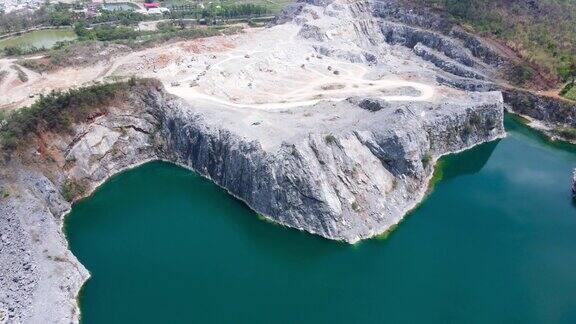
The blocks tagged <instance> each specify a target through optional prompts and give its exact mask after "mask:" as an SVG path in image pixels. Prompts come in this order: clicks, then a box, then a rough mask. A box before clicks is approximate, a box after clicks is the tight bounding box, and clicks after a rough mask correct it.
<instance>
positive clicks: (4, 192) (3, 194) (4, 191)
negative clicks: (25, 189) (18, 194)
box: [0, 188, 10, 199]
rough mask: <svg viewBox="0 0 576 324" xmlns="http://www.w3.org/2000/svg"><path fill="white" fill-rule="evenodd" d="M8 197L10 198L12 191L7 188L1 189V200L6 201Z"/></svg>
mask: <svg viewBox="0 0 576 324" xmlns="http://www.w3.org/2000/svg"><path fill="white" fill-rule="evenodd" d="M8 197H10V191H8V189H6V188H0V198H2V199H6V198H8Z"/></svg>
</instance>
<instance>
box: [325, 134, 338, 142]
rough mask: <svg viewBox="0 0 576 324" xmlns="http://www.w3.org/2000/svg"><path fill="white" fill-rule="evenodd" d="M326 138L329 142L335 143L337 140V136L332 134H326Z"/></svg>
mask: <svg viewBox="0 0 576 324" xmlns="http://www.w3.org/2000/svg"><path fill="white" fill-rule="evenodd" d="M324 140H325V141H326V143H328V144H335V143H336V142H337V140H336V137H335V136H334V135H332V134H328V135H326V137H324Z"/></svg>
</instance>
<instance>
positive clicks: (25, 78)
mask: <svg viewBox="0 0 576 324" xmlns="http://www.w3.org/2000/svg"><path fill="white" fill-rule="evenodd" d="M10 68H11V69H13V70H14V71H16V73H17V74H18V80H20V81H21V82H27V81H28V75H27V74H26V73H25V72H24V71H22V69H21V68H20V67H19V66H18V65H10Z"/></svg>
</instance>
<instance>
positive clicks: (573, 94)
mask: <svg viewBox="0 0 576 324" xmlns="http://www.w3.org/2000/svg"><path fill="white" fill-rule="evenodd" d="M560 95H561V96H562V97H564V98H566V99H569V100H574V101H576V83H568V84H567V85H565V86H564V88H562V91H560Z"/></svg>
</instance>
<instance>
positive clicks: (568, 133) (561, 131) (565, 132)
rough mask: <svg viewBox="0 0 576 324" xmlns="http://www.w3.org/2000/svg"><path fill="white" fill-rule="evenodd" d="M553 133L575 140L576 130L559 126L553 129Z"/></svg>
mask: <svg viewBox="0 0 576 324" xmlns="http://www.w3.org/2000/svg"><path fill="white" fill-rule="evenodd" d="M554 133H556V134H558V135H560V136H562V137H564V138H567V139H570V140H575V139H576V128H574V127H570V126H559V127H556V128H555V129H554Z"/></svg>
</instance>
